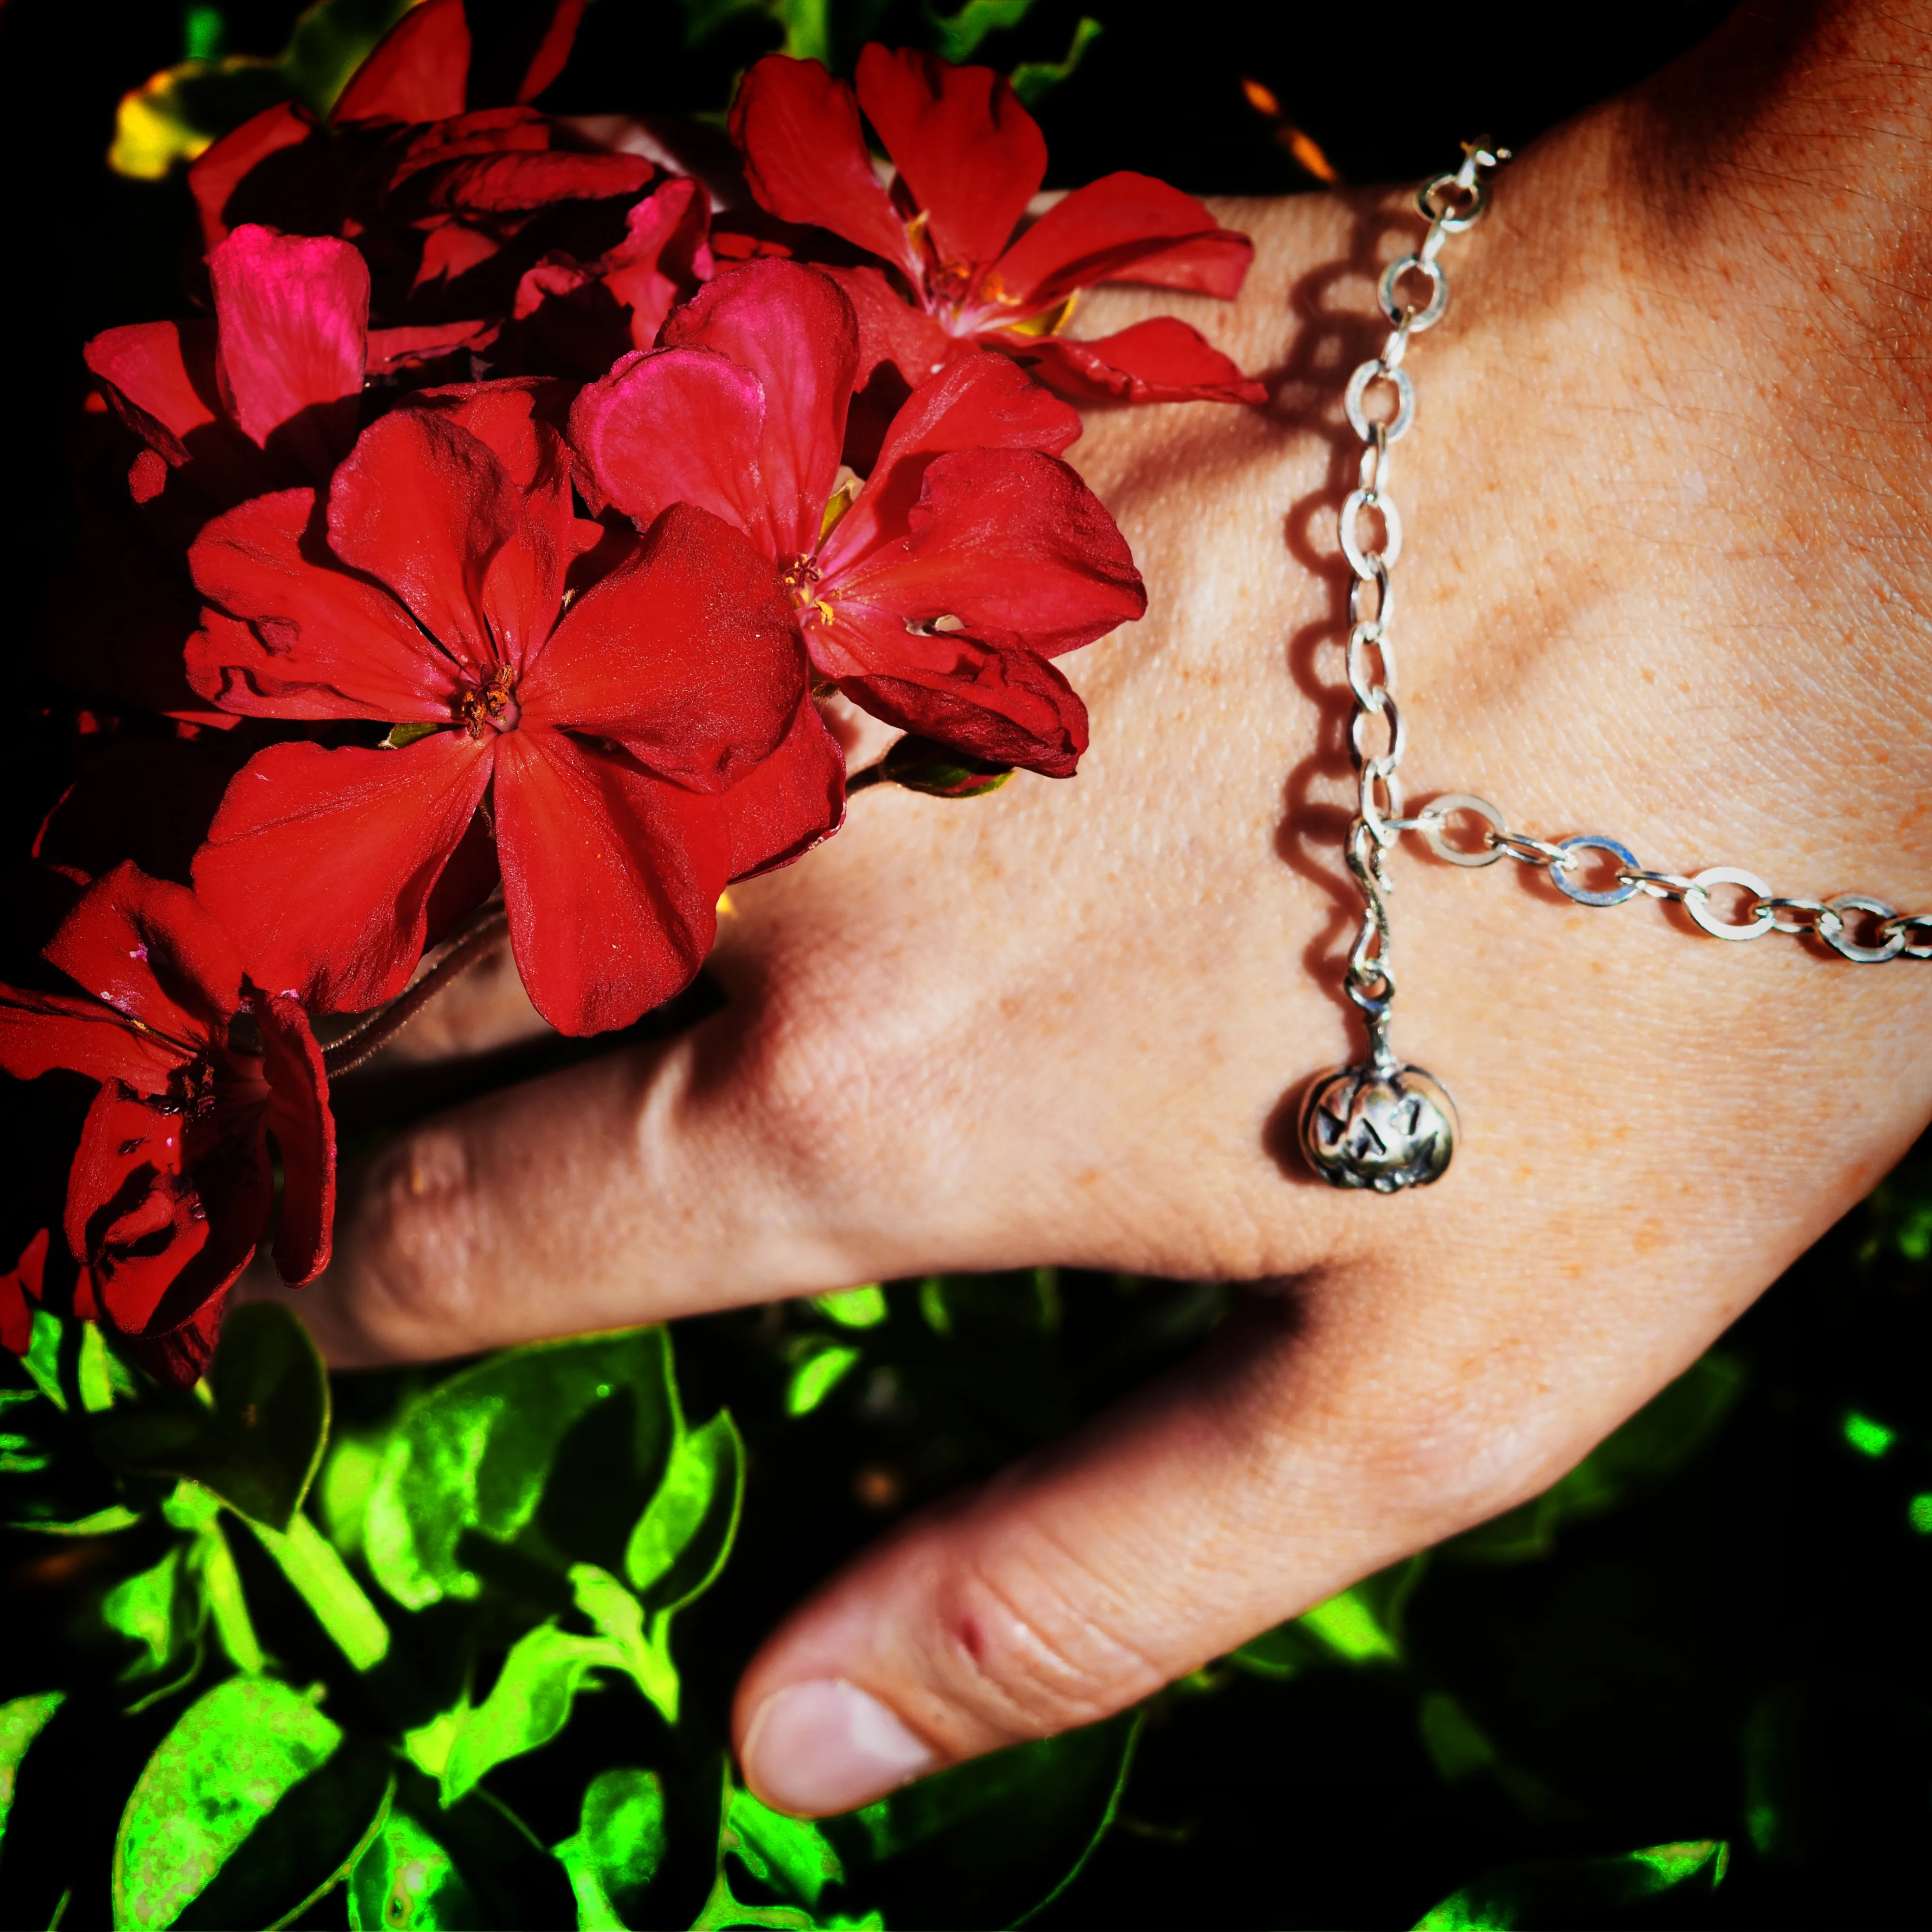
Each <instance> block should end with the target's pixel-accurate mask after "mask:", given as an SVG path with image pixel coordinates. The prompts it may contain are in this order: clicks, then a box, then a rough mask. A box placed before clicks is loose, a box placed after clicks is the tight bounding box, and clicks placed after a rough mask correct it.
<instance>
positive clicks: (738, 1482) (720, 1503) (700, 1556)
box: [624, 1409, 745, 1612]
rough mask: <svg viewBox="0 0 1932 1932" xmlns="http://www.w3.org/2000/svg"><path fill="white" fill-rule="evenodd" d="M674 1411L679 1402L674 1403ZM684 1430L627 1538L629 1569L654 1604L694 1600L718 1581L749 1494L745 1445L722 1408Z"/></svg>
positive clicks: (674, 1605) (680, 1427)
mask: <svg viewBox="0 0 1932 1932" xmlns="http://www.w3.org/2000/svg"><path fill="white" fill-rule="evenodd" d="M673 1415H674V1417H675V1409H673ZM676 1420H677V1428H678V1436H677V1442H676V1447H675V1448H673V1450H672V1451H671V1456H670V1466H668V1467H667V1469H666V1470H665V1471H664V1480H663V1481H662V1482H661V1484H659V1485H658V1489H657V1493H655V1495H654V1496H652V1498H651V1500H650V1502H649V1504H648V1505H646V1508H645V1510H644V1511H643V1514H642V1515H640V1517H638V1518H637V1524H636V1526H635V1527H634V1529H632V1530H631V1534H630V1536H629V1538H628V1540H627V1541H626V1542H625V1545H624V1574H625V1576H627V1577H628V1578H629V1579H630V1580H631V1587H632V1588H633V1589H635V1590H637V1592H639V1594H640V1595H641V1596H642V1597H643V1598H644V1600H645V1601H646V1602H647V1603H648V1604H650V1605H651V1606H652V1607H653V1608H654V1609H658V1610H664V1611H666V1612H668V1611H670V1610H676V1609H677V1608H678V1607H679V1606H680V1605H682V1604H688V1603H690V1602H691V1601H692V1600H693V1599H694V1598H697V1596H699V1595H701V1594H702V1593H703V1592H704V1591H706V1590H708V1589H709V1588H710V1587H711V1586H712V1583H714V1582H715V1581H716V1580H717V1577H718V1572H719V1571H721V1570H722V1569H723V1568H724V1559H725V1558H726V1557H727V1556H729V1555H730V1550H731V1544H732V1541H733V1538H735V1537H736V1535H737V1533H738V1517H739V1512H740V1511H742V1508H743V1507H744V1501H745V1445H744V1442H743V1440H742V1438H741V1437H740V1436H739V1433H738V1425H737V1424H736V1423H734V1422H733V1421H732V1420H731V1418H730V1415H727V1413H725V1412H724V1411H722V1410H721V1411H720V1412H718V1414H717V1415H714V1416H713V1417H712V1418H711V1420H710V1421H709V1422H707V1423H706V1424H705V1425H704V1426H703V1428H701V1429H698V1430H693V1431H692V1432H691V1433H689V1434H688V1435H687V1434H685V1433H684V1429H683V1424H682V1419H681V1418H676Z"/></svg>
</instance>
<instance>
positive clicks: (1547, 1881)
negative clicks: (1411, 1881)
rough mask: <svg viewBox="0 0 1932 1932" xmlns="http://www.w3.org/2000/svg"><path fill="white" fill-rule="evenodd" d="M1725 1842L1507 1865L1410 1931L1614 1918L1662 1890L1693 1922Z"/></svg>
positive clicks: (1480, 1930) (1551, 1925)
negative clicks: (1675, 1897)
mask: <svg viewBox="0 0 1932 1932" xmlns="http://www.w3.org/2000/svg"><path fill="white" fill-rule="evenodd" d="M1728 1864H1730V1846H1729V1845H1727V1843H1725V1842H1724V1841H1723V1840H1722V1839H1721V1838H1699V1839H1694V1840H1691V1841H1688V1842H1686V1843H1682V1844H1671V1845H1651V1846H1646V1848H1644V1849H1643V1850H1640V1851H1634V1852H1623V1853H1622V1854H1620V1855H1617V1856H1615V1857H1611V1858H1553V1859H1548V1860H1544V1861H1539V1862H1536V1863H1533V1864H1520V1865H1506V1866H1505V1867H1502V1869H1501V1870H1498V1871H1494V1872H1491V1873H1488V1874H1487V1875H1486V1876H1484V1877H1482V1878H1480V1879H1477V1880H1476V1881H1475V1883H1474V1884H1473V1885H1465V1886H1464V1887H1463V1889H1462V1890H1461V1891H1457V1892H1454V1893H1452V1894H1451V1895H1450V1896H1449V1897H1447V1898H1445V1900H1443V1901H1442V1903H1441V1904H1439V1905H1438V1906H1435V1907H1433V1909H1431V1910H1430V1911H1429V1912H1426V1913H1424V1915H1423V1916H1422V1917H1421V1918H1419V1919H1418V1920H1417V1921H1416V1926H1415V1932H1513V1928H1514V1927H1519V1926H1534V1927H1537V1928H1538V1932H1562V1928H1564V1927H1570V1926H1579V1927H1585V1926H1601V1925H1610V1924H1615V1923H1616V1919H1617V1917H1618V1915H1619V1914H1620V1913H1622V1912H1628V1910H1629V1909H1630V1908H1631V1907H1632V1906H1637V1905H1639V1904H1640V1903H1643V1901H1644V1900H1648V1899H1653V1898H1656V1897H1660V1896H1661V1895H1662V1894H1664V1893H1667V1892H1676V1893H1679V1894H1682V1897H1681V1898H1680V1899H1679V1900H1676V1901H1675V1902H1674V1903H1673V1917H1674V1918H1676V1917H1679V1916H1682V1915H1688V1918H1686V1921H1685V1922H1695V1921H1696V1919H1697V1916H1698V1907H1697V1904H1696V1903H1695V1902H1694V1900H1696V1899H1697V1898H1701V1897H1708V1896H1709V1894H1711V1893H1712V1892H1714V1891H1716V1890H1717V1888H1718V1886H1719V1885H1721V1884H1722V1883H1723V1882H1724V1872H1725V1869H1726V1867H1727V1866H1728Z"/></svg>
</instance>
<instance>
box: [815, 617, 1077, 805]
mask: <svg viewBox="0 0 1932 1932" xmlns="http://www.w3.org/2000/svg"><path fill="white" fill-rule="evenodd" d="M946 642H947V646H950V647H951V648H953V649H954V650H956V653H957V655H956V658H955V661H954V662H953V664H952V665H951V666H950V667H949V668H947V669H946V670H940V669H939V668H938V667H934V666H918V667H915V666H913V665H910V664H903V663H902V664H901V669H900V671H899V673H898V674H897V675H894V676H872V677H848V678H841V679H840V680H839V685H838V688H839V689H840V690H841V691H843V692H844V694H845V695H846V696H847V697H849V698H850V699H851V700H852V701H853V703H855V704H859V705H861V706H863V707H864V708H865V709H866V710H868V711H869V712H871V713H872V715H874V717H877V718H883V719H884V720H885V721H886V723H887V724H896V725H898V727H900V729H901V730H906V731H911V732H913V733H916V734H917V735H918V736H920V737H922V738H932V739H937V740H938V742H939V743H941V744H942V745H950V746H951V747H952V748H953V749H954V750H955V751H965V752H968V753H970V754H971V755H972V756H973V757H977V758H987V759H990V760H992V762H993V763H995V764H1001V765H1019V766H1022V767H1023V768H1024V769H1026V770H1028V771H1031V772H1040V773H1041V774H1042V775H1043V776H1044V777H1046V778H1071V777H1072V776H1073V772H1074V769H1075V767H1076V766H1077V765H1078V764H1079V762H1080V754H1081V753H1082V751H1085V750H1086V748H1087V707H1086V706H1085V705H1084V704H1083V703H1081V701H1080V696H1079V693H1078V692H1077V691H1075V689H1074V688H1073V686H1072V685H1070V684H1069V683H1068V682H1067V680H1066V679H1065V678H1064V677H1063V676H1061V673H1060V671H1059V670H1058V668H1057V667H1055V666H1054V665H1052V664H1049V663H1048V662H1047V661H1046V659H1045V658H1040V657H1036V656H1035V655H1034V653H1033V652H1031V651H1028V650H1022V649H1018V648H1016V647H1013V646H1009V647H1007V648H1006V649H994V648H992V647H991V646H988V645H986V644H983V643H980V641H979V640H977V639H974V638H968V637H957V638H949V639H947V640H946ZM900 655H901V658H903V657H904V652H901V653H900Z"/></svg>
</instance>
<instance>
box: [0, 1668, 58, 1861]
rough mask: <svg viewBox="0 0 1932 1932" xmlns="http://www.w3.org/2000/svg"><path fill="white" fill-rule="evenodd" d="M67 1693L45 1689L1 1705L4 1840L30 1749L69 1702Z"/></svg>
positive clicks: (0, 1803)
mask: <svg viewBox="0 0 1932 1932" xmlns="http://www.w3.org/2000/svg"><path fill="white" fill-rule="evenodd" d="M66 1697H67V1693H66V1692H65V1691H41V1692H40V1693H39V1694H37V1695H36V1696H34V1697H16V1698H14V1699H13V1700H11V1701H10V1703H5V1704H0V1838H5V1835H6V1832H7V1813H8V1812H9V1811H11V1810H12V1809H13V1787H14V1784H15V1782H16V1781H17V1779H18V1778H19V1775H20V1760H22V1759H23V1757H26V1754H27V1747H28V1745H30V1744H31V1743H32V1742H34V1739H36V1738H37V1737H38V1736H40V1733H41V1732H42V1731H43V1730H44V1729H45V1728H46V1722H47V1720H48V1719H49V1718H51V1717H52V1715H53V1714H54V1713H55V1712H56V1711H58V1709H60V1707H61V1706H62V1703H64V1702H65V1700H66Z"/></svg>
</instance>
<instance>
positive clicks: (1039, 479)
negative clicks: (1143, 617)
mask: <svg viewBox="0 0 1932 1932" xmlns="http://www.w3.org/2000/svg"><path fill="white" fill-rule="evenodd" d="M863 500H864V499H863V498H861V499H860V501H861V502H863ZM820 590H821V592H825V593H827V594H828V595H829V598H830V601H831V603H832V610H833V612H834V616H833V620H832V622H831V623H830V624H829V625H827V624H822V623H820V622H816V621H814V622H808V624H807V625H806V627H805V642H806V644H807V646H808V648H809V649H810V650H811V654H812V660H813V661H814V663H816V664H819V665H820V667H821V668H823V669H825V670H827V672H828V673H829V675H831V676H844V672H843V671H841V670H838V669H837V668H835V666H834V664H833V663H832V654H833V653H835V652H837V650H838V642H837V639H838V631H839V628H840V626H841V625H842V624H844V623H846V622H851V621H856V618H857V616H858V615H859V613H860V611H862V610H865V611H869V612H870V613H872V615H873V616H874V617H876V618H877V619H878V620H879V621H880V622H883V623H884V624H886V625H888V626H889V625H892V624H894V623H896V624H898V625H900V626H901V628H904V625H907V624H913V625H929V624H932V623H933V622H935V621H936V620H937V619H940V618H942V617H952V618H956V619H959V620H960V622H961V625H962V628H964V629H965V631H967V632H968V633H969V634H972V635H974V636H976V637H984V636H988V635H991V634H998V633H1001V632H1005V633H1010V634H1013V635H1014V636H1016V637H1019V638H1020V639H1021V640H1023V641H1024V643H1025V645H1026V646H1027V647H1028V649H1031V650H1034V651H1037V652H1039V653H1040V655H1042V656H1043V657H1057V656H1058V655H1060V653H1061V652H1063V651H1070V650H1073V649H1077V648H1078V647H1079V646H1081V645H1082V644H1085V643H1091V642H1092V641H1093V640H1094V638H1096V637H1100V636H1103V635H1104V634H1106V632H1107V631H1111V630H1112V629H1113V628H1114V627H1115V625H1118V624H1121V623H1125V622H1129V621H1130V620H1131V619H1134V618H1136V617H1138V616H1140V614H1141V613H1142V611H1143V610H1145V609H1146V608H1147V593H1146V592H1145V589H1143V588H1142V584H1141V577H1140V572H1139V571H1138V570H1136V568H1134V560H1133V553H1132V552H1131V551H1130V550H1129V549H1128V547H1127V539H1126V538H1124V537H1123V536H1122V535H1121V532H1120V531H1119V529H1118V527H1117V526H1115V522H1114V520H1113V518H1112V517H1110V516H1109V514H1107V511H1106V508H1104V506H1103V505H1102V503H1101V502H1100V499H1099V498H1098V497H1097V496H1095V495H1094V493H1093V491H1092V490H1090V489H1088V487H1087V485H1086V484H1085V483H1083V482H1082V481H1081V480H1080V478H1079V476H1078V475H1076V474H1075V473H1074V472H1073V470H1072V469H1069V468H1068V467H1067V465H1066V464H1065V463H1063V462H1061V460H1060V459H1059V458H1058V457H1053V456H1043V455H1040V454H1039V453H1038V452H1036V451H1033V450H1026V449H963V450H955V451H953V452H950V454H948V455H944V456H941V457H938V458H935V459H934V460H933V461H932V463H931V464H930V465H929V466H928V468H927V469H926V474H925V477H924V479H923V481H922V484H921V487H920V490H919V501H918V502H917V503H916V504H915V505H913V508H912V511H911V513H910V516H909V517H908V518H907V535H906V536H905V537H904V538H903V539H902V540H901V541H897V542H889V543H883V544H880V546H879V547H877V548H876V549H874V550H872V551H871V553H870V554H868V556H864V557H862V558H861V559H859V561H858V562H856V563H853V564H848V565H844V567H843V568H841V570H840V571H839V572H838V576H837V577H836V580H834V578H833V577H832V575H831V574H829V573H828V574H827V575H826V579H825V580H824V582H823V583H821V585H820ZM949 628H950V626H949ZM917 641H918V640H916V639H911V638H909V639H908V640H907V643H908V646H911V645H913V644H915V643H916V642H917Z"/></svg>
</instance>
